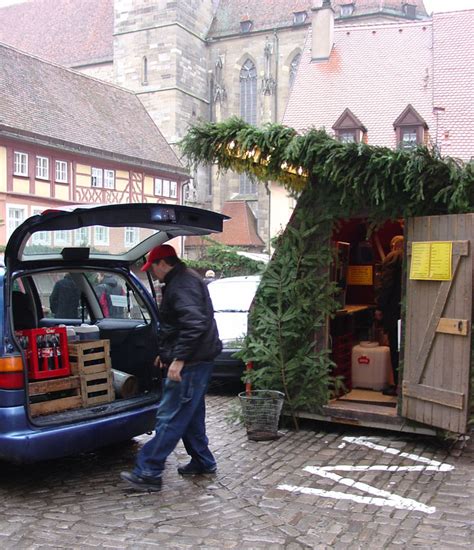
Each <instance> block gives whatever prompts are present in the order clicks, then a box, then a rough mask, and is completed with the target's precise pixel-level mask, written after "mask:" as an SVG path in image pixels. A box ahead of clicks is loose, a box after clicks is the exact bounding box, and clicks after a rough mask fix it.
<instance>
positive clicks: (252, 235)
mask: <svg viewBox="0 0 474 550" xmlns="http://www.w3.org/2000/svg"><path fill="white" fill-rule="evenodd" d="M222 214H225V215H226V216H229V217H230V220H227V221H225V222H224V230H223V232H222V233H217V234H214V235H211V236H210V239H212V240H213V241H216V242H218V243H221V244H225V245H227V246H240V247H242V248H259V249H262V248H263V247H264V246H265V244H264V242H263V241H262V239H261V238H260V237H259V236H258V234H257V228H256V220H255V216H254V215H253V214H252V211H251V210H250V207H249V206H248V204H247V203H246V201H228V202H225V203H224V206H223V207H222ZM206 244H207V243H206V240H205V239H202V238H201V237H187V238H186V246H187V247H199V246H205V245H206Z"/></svg>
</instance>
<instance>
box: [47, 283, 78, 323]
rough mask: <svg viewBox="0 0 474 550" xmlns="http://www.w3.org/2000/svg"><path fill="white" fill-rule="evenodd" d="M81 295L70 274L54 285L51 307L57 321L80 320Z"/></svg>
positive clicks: (50, 301) (50, 298) (50, 299)
mask: <svg viewBox="0 0 474 550" xmlns="http://www.w3.org/2000/svg"><path fill="white" fill-rule="evenodd" d="M80 297H81V293H80V291H79V289H78V288H77V286H76V283H75V282H74V280H73V278H72V277H71V274H70V273H66V275H64V277H63V278H62V279H60V280H59V281H57V282H56V283H55V284H54V287H53V292H51V296H50V297H49V305H50V307H51V311H52V312H53V314H54V316H55V317H56V319H78V318H79V299H80Z"/></svg>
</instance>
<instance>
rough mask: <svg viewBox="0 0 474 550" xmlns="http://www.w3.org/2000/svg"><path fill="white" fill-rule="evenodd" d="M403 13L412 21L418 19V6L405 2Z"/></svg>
mask: <svg viewBox="0 0 474 550" xmlns="http://www.w3.org/2000/svg"><path fill="white" fill-rule="evenodd" d="M402 7H403V13H404V14H405V15H406V16H407V17H409V18H410V19H416V5H415V4H410V3H408V2H405V4H403V6H402Z"/></svg>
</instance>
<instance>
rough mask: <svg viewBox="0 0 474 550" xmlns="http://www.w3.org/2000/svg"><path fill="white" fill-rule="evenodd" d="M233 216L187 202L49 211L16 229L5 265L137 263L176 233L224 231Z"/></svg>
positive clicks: (14, 266)
mask: <svg viewBox="0 0 474 550" xmlns="http://www.w3.org/2000/svg"><path fill="white" fill-rule="evenodd" d="M225 219H227V216H224V215H222V214H218V213H216V212H211V211H208V210H202V209H199V208H193V207H188V206H181V205H169V204H110V205H101V206H86V205H81V206H71V207H65V208H61V209H54V210H45V211H44V212H43V213H42V214H38V215H35V216H32V217H30V218H28V219H27V220H25V221H24V222H23V223H22V224H21V225H20V226H19V227H17V228H16V229H15V231H14V232H13V233H12V235H11V237H10V239H9V241H8V244H7V247H6V250H5V263H6V265H7V266H8V267H9V268H10V269H19V268H26V267H27V266H28V265H30V266H31V265H33V263H38V262H42V261H45V260H47V261H49V262H54V263H55V262H58V261H64V260H73V259H79V258H80V259H81V260H82V261H84V260H85V261H92V262H93V261H94V260H102V261H103V260H106V261H107V263H109V264H110V263H113V262H114V261H115V262H117V263H121V264H123V263H127V264H131V263H134V262H136V261H137V260H138V259H139V258H141V257H143V256H144V255H145V254H146V253H147V252H148V251H149V250H150V249H151V248H153V247H154V246H157V245H159V244H162V243H164V242H166V241H169V240H170V239H173V238H174V237H179V236H189V235H208V234H210V233H219V232H221V231H222V225H223V221H224V220H225Z"/></svg>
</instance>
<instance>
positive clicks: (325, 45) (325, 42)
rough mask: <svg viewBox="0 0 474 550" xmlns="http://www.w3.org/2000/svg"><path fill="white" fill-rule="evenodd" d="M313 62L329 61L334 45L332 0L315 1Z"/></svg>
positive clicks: (313, 9)
mask: <svg viewBox="0 0 474 550" xmlns="http://www.w3.org/2000/svg"><path fill="white" fill-rule="evenodd" d="M311 11H312V12H313V19H312V23H311V26H312V29H313V43H312V54H311V57H312V59H313V60H325V59H329V56H330V55H331V50H332V47H333V45H334V10H333V9H332V6H331V2H330V0H323V1H322V2H321V0H313V7H312V8H311Z"/></svg>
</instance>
